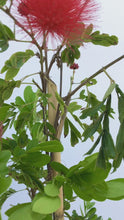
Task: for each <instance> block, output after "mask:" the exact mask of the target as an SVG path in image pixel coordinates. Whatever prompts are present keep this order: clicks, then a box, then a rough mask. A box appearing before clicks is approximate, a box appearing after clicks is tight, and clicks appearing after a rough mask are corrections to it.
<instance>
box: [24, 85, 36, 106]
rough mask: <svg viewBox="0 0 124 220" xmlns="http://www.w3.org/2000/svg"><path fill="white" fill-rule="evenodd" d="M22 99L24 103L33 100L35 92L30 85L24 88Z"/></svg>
mask: <svg viewBox="0 0 124 220" xmlns="http://www.w3.org/2000/svg"><path fill="white" fill-rule="evenodd" d="M24 99H25V102H26V103H33V102H34V101H35V93H34V92H33V90H32V87H31V86H27V87H26V88H25V90H24Z"/></svg>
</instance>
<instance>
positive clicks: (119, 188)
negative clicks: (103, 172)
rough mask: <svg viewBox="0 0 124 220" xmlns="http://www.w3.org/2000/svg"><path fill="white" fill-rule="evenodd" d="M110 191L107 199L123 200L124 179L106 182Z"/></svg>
mask: <svg viewBox="0 0 124 220" xmlns="http://www.w3.org/2000/svg"><path fill="white" fill-rule="evenodd" d="M106 184H107V187H108V191H107V199H110V200H121V199H124V179H121V178H120V179H114V180H110V181H107V182H106Z"/></svg>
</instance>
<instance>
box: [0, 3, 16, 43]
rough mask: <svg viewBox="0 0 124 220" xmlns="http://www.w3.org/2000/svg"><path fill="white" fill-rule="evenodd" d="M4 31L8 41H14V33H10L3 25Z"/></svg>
mask: <svg viewBox="0 0 124 220" xmlns="http://www.w3.org/2000/svg"><path fill="white" fill-rule="evenodd" d="M1 1H4V2H5V1H6V0H1ZM4 29H5V31H6V34H7V37H8V40H14V39H15V35H14V33H13V32H12V31H11V29H10V28H9V27H8V26H6V25H4Z"/></svg>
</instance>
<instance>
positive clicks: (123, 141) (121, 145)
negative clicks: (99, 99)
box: [116, 120, 124, 156]
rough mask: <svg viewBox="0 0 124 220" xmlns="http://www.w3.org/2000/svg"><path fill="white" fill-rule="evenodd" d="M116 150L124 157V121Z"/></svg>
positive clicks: (119, 132)
mask: <svg viewBox="0 0 124 220" xmlns="http://www.w3.org/2000/svg"><path fill="white" fill-rule="evenodd" d="M116 150H117V153H121V154H122V155H123V156H124V120H123V121H122V123H121V125H120V128H119V131H118V135H117V139H116Z"/></svg>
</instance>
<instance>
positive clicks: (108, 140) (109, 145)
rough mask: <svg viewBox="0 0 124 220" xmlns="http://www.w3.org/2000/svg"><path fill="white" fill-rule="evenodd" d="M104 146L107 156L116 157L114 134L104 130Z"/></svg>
mask: <svg viewBox="0 0 124 220" xmlns="http://www.w3.org/2000/svg"><path fill="white" fill-rule="evenodd" d="M102 147H103V149H104V152H105V157H106V158H115V146H114V142H113V139H112V136H111V134H110V133H108V131H104V133H103V137H102Z"/></svg>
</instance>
